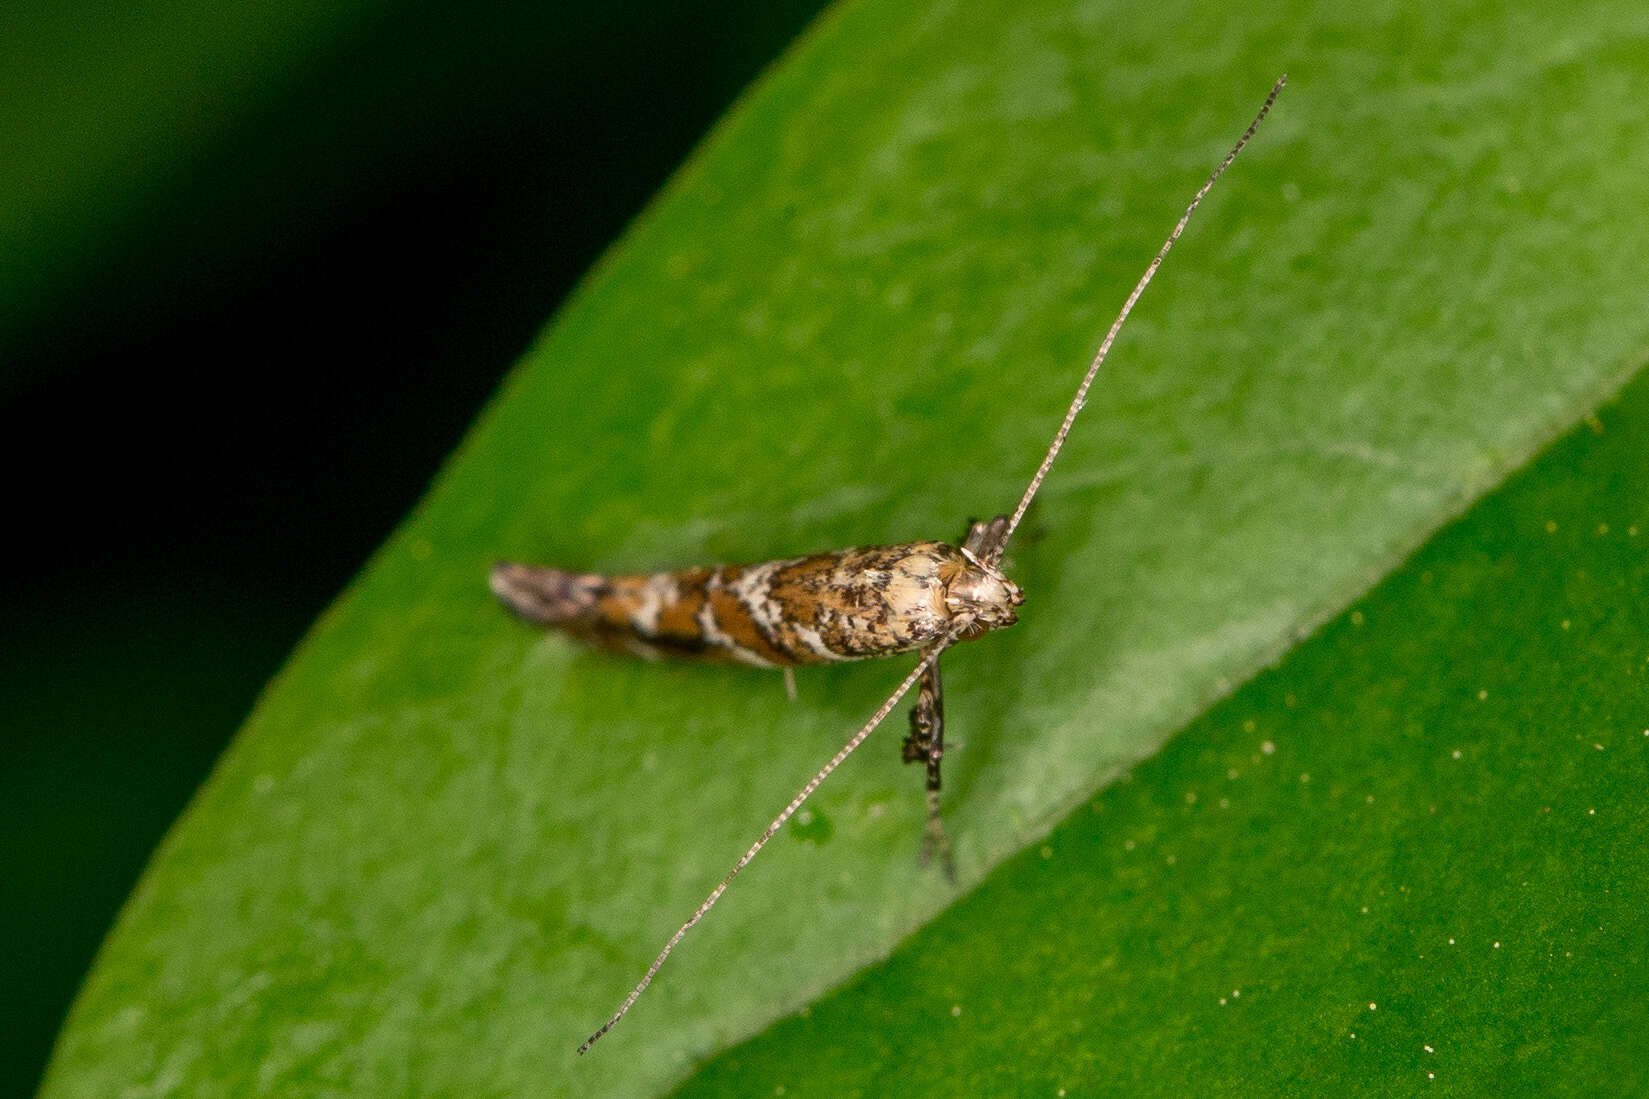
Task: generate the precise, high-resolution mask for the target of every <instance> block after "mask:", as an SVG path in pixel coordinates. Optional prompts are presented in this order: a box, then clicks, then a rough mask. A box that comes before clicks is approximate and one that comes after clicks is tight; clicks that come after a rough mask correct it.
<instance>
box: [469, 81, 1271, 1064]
mask: <svg viewBox="0 0 1649 1099" xmlns="http://www.w3.org/2000/svg"><path fill="white" fill-rule="evenodd" d="M1287 81H1288V78H1287V77H1286V76H1284V77H1282V78H1280V79H1279V80H1278V81H1277V83H1276V84H1275V85H1274V86H1273V87H1272V89H1271V93H1270V94H1269V95H1268V96H1267V97H1266V100H1265V103H1264V104H1263V105H1262V106H1261V107H1260V111H1259V113H1258V114H1257V115H1256V116H1255V117H1254V120H1253V121H1252V122H1251V123H1249V125H1248V128H1247V129H1246V130H1244V131H1243V134H1242V137H1240V138H1239V139H1238V140H1237V143H1236V145H1234V146H1233V147H1232V149H1231V151H1230V152H1229V153H1227V154H1226V156H1225V159H1224V160H1222V161H1221V162H1220V164H1219V166H1218V167H1216V168H1215V169H1214V171H1213V174H1211V175H1210V176H1209V177H1208V179H1207V181H1206V182H1204V183H1203V185H1202V187H1201V188H1200V189H1199V190H1198V191H1197V193H1196V195H1195V196H1194V197H1193V198H1192V199H1191V203H1190V205H1189V206H1187V207H1186V209H1185V213H1184V214H1182V215H1181V216H1180V219H1179V222H1178V223H1177V224H1176V225H1175V226H1174V229H1173V231H1172V232H1171V233H1169V235H1168V239H1167V240H1166V241H1164V242H1163V245H1162V247H1161V248H1160V249H1159V250H1158V251H1157V254H1156V256H1155V257H1154V258H1153V259H1152V260H1151V262H1150V264H1149V265H1147V267H1146V269H1145V273H1144V274H1143V275H1141V276H1140V279H1139V282H1138V283H1136V284H1135V286H1134V288H1133V290H1132V292H1130V293H1129V295H1128V297H1127V299H1126V300H1125V301H1124V302H1123V305H1122V309H1121V311H1120V312H1119V313H1118V314H1117V318H1116V320H1115V321H1113V322H1112V323H1111V327H1110V329H1109V330H1108V331H1107V332H1106V334H1105V338H1104V339H1103V340H1101V341H1100V344H1099V350H1098V351H1097V352H1096V353H1095V355H1094V358H1093V360H1092V361H1091V362H1090V363H1089V365H1088V370H1087V373H1086V374H1084V375H1083V378H1082V382H1081V384H1079V385H1078V386H1077V390H1076V395H1075V397H1073V398H1072V400H1071V403H1070V406H1069V407H1068V408H1067V409H1066V412H1065V418H1064V420H1063V421H1061V423H1060V425H1059V429H1058V430H1057V431H1055V432H1054V437H1053V441H1052V442H1051V443H1050V444H1049V446H1048V450H1047V452H1046V453H1045V454H1044V455H1043V457H1042V463H1041V464H1040V465H1039V466H1038V467H1037V470H1036V473H1035V474H1034V475H1032V477H1031V480H1030V483H1029V484H1028V485H1027V486H1026V487H1025V492H1024V494H1023V495H1022V496H1021V497H1020V499H1019V503H1018V505H1017V506H1016V507H1015V508H1014V510H1013V513H1012V514H1011V515H999V516H997V517H996V518H994V519H991V520H989V521H987V522H975V523H971V524H970V525H969V527H968V531H967V533H966V535H965V537H964V538H963V540H962V544H961V545H960V546H953V545H949V544H947V543H945V542H907V543H904V544H902V545H897V546H871V547H866V548H860V549H846V550H836V551H833V552H828V553H816V554H812V555H810V556H806V557H792V558H788V559H785V560H781V561H766V562H762V563H760V564H754V565H723V566H720V567H717V568H697V569H686V570H683V571H680V572H666V573H655V574H652V575H643V576H602V575H597V574H593V573H580V572H568V571H566V570H564V569H557V568H548V567H542V566H535V565H521V564H514V563H510V562H503V563H500V564H498V565H496V566H494V568H493V570H492V574H491V587H492V590H493V592H494V594H496V595H497V596H498V598H499V599H500V600H501V601H502V602H503V603H504V605H505V606H507V607H508V608H509V609H510V610H512V611H514V612H515V613H516V614H517V615H518V616H519V617H521V618H523V619H525V620H527V621H528V622H531V623H534V624H536V625H540V626H546V627H553V628H556V629H559V630H562V631H564V632H566V633H569V634H571V635H573V636H575V637H579V638H582V639H584V640H587V641H590V642H593V643H595V644H597V645H600V646H602V647H604V648H608V649H612V650H616V651H620V652H629V653H633V654H636V655H639V656H643V657H647V658H650V659H652V658H658V657H665V656H669V657H685V658H688V659H694V660H706V661H717V662H724V663H727V662H731V663H739V664H750V665H755V666H757V667H763V668H783V669H785V673H786V675H787V676H788V675H789V674H790V669H792V668H794V667H797V666H800V665H808V664H827V663H834V662H836V661H844V660H865V659H869V658H871V657H881V656H894V655H897V654H899V653H907V652H916V653H920V654H921V660H920V661H919V662H918V663H917V665H916V667H915V668H913V669H912V670H911V671H910V673H909V674H908V675H906V676H905V678H904V680H903V682H901V683H900V684H899V686H898V687H897V688H896V689H895V690H894V691H893V693H892V694H890V695H889V696H888V697H887V698H886V699H885V700H884V701H883V702H882V704H881V705H880V706H879V707H877V709H876V712H875V713H873V714H872V715H871V716H870V719H869V720H868V721H866V722H865V724H864V725H862V726H860V728H859V730H858V731H857V732H856V733H854V734H853V736H852V737H850V738H849V739H848V741H847V743H846V744H844V745H843V746H842V748H841V750H840V751H838V752H837V753H836V754H835V755H834V756H833V757H831V759H830V761H829V762H828V763H826V764H825V765H824V766H823V767H821V768H820V769H819V772H818V773H817V774H816V775H814V776H813V778H812V779H811V780H810V781H809V782H808V783H807V785H805V786H803V787H802V788H801V790H800V791H798V792H797V794H796V796H795V797H794V798H792V799H791V801H790V804H789V805H787V806H785V808H784V810H783V811H782V812H780V813H779V815H778V816H777V817H775V818H773V821H772V823H770V824H769V825H768V826H767V828H766V829H765V830H764V831H763V832H762V834H761V835H760V836H758V837H757V839H756V841H755V842H754V843H753V844H751V845H750V848H749V849H748V850H747V851H745V853H744V854H743V855H741V856H740V857H739V859H738V861H737V862H735V863H734V864H733V868H732V870H730V871H728V873H727V876H726V877H724V878H723V879H722V880H721V882H720V884H718V885H717V886H716V887H715V888H714V889H713V890H711V891H710V895H709V896H707V897H706V898H705V899H704V902H703V903H702V904H700V905H699V907H698V909H697V910H696V911H694V913H693V915H692V916H691V917H690V918H689V919H688V920H687V922H686V923H684V924H682V925H681V927H680V928H679V929H678V930H677V931H676V933H675V934H674V935H672V936H671V937H670V939H669V941H668V942H666V943H665V944H664V948H663V949H662V950H660V951H659V953H658V956H657V957H656V958H655V959H654V960H653V963H652V965H650V966H648V968H647V972H646V974H645V975H644V976H643V977H642V978H641V981H640V982H639V983H638V984H637V985H636V987H635V988H634V989H632V990H631V992H630V994H629V995H628V996H626V997H625V999H624V1002H623V1003H621V1004H620V1005H619V1008H618V1010H617V1011H615V1012H614V1013H613V1014H612V1016H611V1017H610V1018H609V1019H608V1020H607V1021H606V1022H605V1023H603V1024H602V1025H601V1027H600V1029H598V1030H597V1031H596V1032H595V1033H594V1034H592V1035H590V1037H589V1038H587V1039H586V1040H585V1041H584V1044H583V1045H581V1046H579V1047H578V1052H579V1053H585V1052H587V1051H588V1050H589V1049H590V1047H591V1046H592V1045H594V1044H595V1043H596V1041H597V1040H598V1039H600V1038H601V1036H602V1035H604V1034H606V1033H607V1032H608V1031H609V1030H611V1029H612V1028H613V1027H614V1026H615V1025H617V1023H618V1021H619V1020H620V1019H622V1018H623V1017H624V1015H625V1013H626V1012H628V1011H629V1010H630V1008H631V1006H632V1005H633V1004H634V1003H635V1002H636V1000H637V999H638V998H639V997H640V996H641V994H642V993H643V992H644V991H646V989H647V986H648V985H650V984H651V983H652V981H653V977H654V976H655V975H657V973H658V971H659V968H660V967H661V966H663V964H664V961H665V959H666V958H668V957H669V956H670V952H671V951H672V950H674V949H675V948H676V944H677V943H679V942H681V940H682V939H683V938H684V937H685V936H686V935H687V932H688V931H690V930H692V928H693V925H694V924H696V923H698V922H699V920H701V919H703V918H704V916H705V914H706V913H707V912H709V911H710V909H711V908H712V907H714V905H715V903H716V902H717V901H718V900H719V899H720V898H721V895H722V894H723V893H724V892H726V890H727V887H728V886H729V885H730V884H731V883H732V881H733V878H734V877H736V876H737V875H738V873H739V872H740V871H741V870H743V869H744V868H745V867H746V866H748V865H749V864H750V861H751V860H752V859H754V858H755V857H756V855H757V854H758V853H760V851H761V849H762V848H763V847H764V846H766V845H767V842H768V840H770V839H772V838H773V836H774V835H775V834H776V833H777V832H778V831H779V829H780V828H782V827H784V825H785V822H786V821H788V820H789V819H790V818H791V817H792V816H793V815H794V814H795V812H796V811H797V810H798V809H799V808H801V806H802V803H803V802H805V801H806V800H807V799H808V798H809V797H810V796H812V794H813V791H815V790H816V789H818V788H819V786H820V784H822V783H823V782H824V781H825V779H827V778H828V777H830V774H831V772H832V771H834V770H835V769H836V768H837V767H838V766H840V765H841V763H842V761H843V760H845V759H847V757H848V756H849V755H851V754H852V753H853V751H854V749H856V748H858V747H859V745H860V744H861V743H863V741H864V740H865V738H866V737H868V736H870V734H871V733H872V732H873V731H874V730H875V729H876V728H877V726H879V725H880V724H881V723H882V722H883V721H884V720H885V719H886V718H887V716H888V714H890V713H892V712H893V709H894V707H895V706H897V705H898V704H899V701H900V700H901V699H902V698H904V696H905V695H906V694H908V693H909V692H910V690H911V688H912V687H914V686H916V684H917V683H918V681H920V683H921V689H920V691H919V692H918V694H917V700H916V704H915V706H914V707H913V708H912V710H911V714H910V733H909V734H908V735H907V736H906V737H905V740H904V749H903V756H904V759H905V761H906V762H907V763H921V764H923V765H924V768H925V770H926V778H927V799H928V824H927V831H926V833H925V835H924V839H923V845H922V858H923V861H924V862H926V861H927V860H928V859H930V858H932V857H934V856H937V857H938V858H939V860H940V861H941V863H942V865H943V867H944V869H945V872H946V873H947V875H950V874H951V873H952V871H951V862H950V852H949V845H948V843H947V842H946V839H945V833H944V828H943V825H942V824H941V822H940V816H939V790H940V760H941V759H942V758H943V757H944V731H945V721H944V697H943V694H942V691H941V684H940V678H939V657H940V654H942V653H943V652H944V651H945V650H946V649H947V648H949V647H950V646H951V645H953V644H955V643H956V642H958V641H968V640H972V639H974V638H977V637H981V636H983V635H984V634H986V633H988V632H990V631H991V630H995V629H1001V628H1002V627H1004V626H1011V625H1013V624H1014V622H1015V621H1017V615H1016V612H1015V609H1016V608H1017V607H1018V606H1019V605H1020V604H1021V603H1022V602H1024V598H1025V596H1024V593H1023V592H1021V591H1020V589H1019V587H1018V586H1017V585H1015V584H1014V582H1013V581H1012V580H1009V579H1008V578H1007V576H1005V575H1004V574H1003V572H1002V569H1001V567H1000V563H1001V560H1002V555H1003V553H1004V551H1005V550H1006V549H1007V545H1008V540H1009V539H1010V538H1012V537H1013V533H1014V531H1015V530H1016V529H1018V527H1019V524H1020V522H1021V520H1023V519H1024V517H1025V512H1026V509H1028V508H1029V507H1030V506H1031V501H1032V500H1033V499H1034V498H1035V497H1036V494H1037V491H1038V490H1039V489H1041V487H1042V482H1043V481H1044V480H1045V479H1046V478H1047V476H1048V471H1049V469H1051V468H1052V467H1053V464H1054V459H1055V458H1057V457H1058V456H1059V452H1060V449H1061V448H1062V447H1063V446H1064V445H1065V439H1066V437H1067V436H1068V435H1069V434H1070V431H1071V425H1072V424H1073V423H1074V422H1075V421H1076V417H1077V413H1079V412H1080V411H1082V406H1083V405H1084V403H1086V401H1087V396H1088V389H1089V387H1090V386H1092V385H1093V382H1094V378H1095V377H1096V376H1097V375H1098V373H1099V368H1100V366H1101V365H1102V364H1103V363H1104V362H1105V357H1106V355H1108V354H1109V353H1110V350H1111V345H1112V344H1113V343H1114V342H1115V341H1116V337H1117V333H1118V332H1120V331H1121V330H1122V326H1123V323H1124V322H1126V321H1127V319H1128V315H1129V314H1130V313H1131V312H1132V311H1133V308H1134V305H1135V303H1136V302H1138V301H1139V298H1140V295H1141V294H1143V293H1144V292H1145V288H1146V287H1147V286H1148V285H1150V282H1151V279H1152V278H1153V277H1154V276H1155V275H1156V272H1157V268H1158V267H1160V266H1161V265H1162V261H1163V260H1164V259H1165V258H1166V257H1167V255H1168V252H1169V250H1170V249H1171V248H1173V246H1174V243H1175V242H1176V241H1178V240H1179V238H1180V234H1181V233H1183V232H1184V231H1185V226H1186V224H1187V223H1188V222H1189V221H1190V220H1191V215H1192V214H1193V213H1195V212H1196V209H1197V206H1198V205H1200V204H1201V202H1202V200H1203V199H1204V198H1205V197H1206V196H1207V195H1208V192H1209V191H1210V190H1212V189H1213V186H1214V184H1215V182H1216V181H1217V180H1218V179H1219V178H1220V176H1221V175H1222V174H1224V172H1225V170H1226V168H1228V167H1230V165H1231V162H1232V161H1233V160H1235V159H1236V158H1237V154H1238V153H1240V152H1242V150H1243V148H1244V147H1245V146H1246V145H1247V144H1248V142H1249V140H1250V139H1251V138H1253V136H1254V133H1255V131H1256V130H1258V129H1259V127H1260V123H1261V122H1263V121H1264V120H1265V117H1266V115H1267V114H1268V113H1269V112H1270V110H1271V106H1272V104H1273V103H1275V102H1276V99H1277V96H1278V94H1279V93H1280V92H1281V91H1282V89H1283V85H1284V84H1285V83H1287Z"/></svg>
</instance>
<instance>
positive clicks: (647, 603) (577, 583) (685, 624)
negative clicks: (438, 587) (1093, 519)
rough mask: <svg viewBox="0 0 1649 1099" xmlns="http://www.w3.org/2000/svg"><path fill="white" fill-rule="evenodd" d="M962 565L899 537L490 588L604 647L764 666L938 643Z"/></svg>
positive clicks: (520, 575) (508, 567)
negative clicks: (723, 562) (643, 572)
mask: <svg viewBox="0 0 1649 1099" xmlns="http://www.w3.org/2000/svg"><path fill="white" fill-rule="evenodd" d="M970 567H972V566H970V564H969V562H968V560H967V558H966V557H965V556H964V555H963V553H962V551H961V550H959V549H957V548H956V547H955V546H951V545H949V544H947V543H944V542H908V543H905V544H903V545H897V546H870V547H865V548H860V549H848V550H837V551H835V552H831V553H816V554H812V555H810V556H807V557H793V558H788V559H785V560H781V561H766V562H762V563H760V564H755V565H728V566H722V567H720V568H715V569H702V568H701V569H687V570H684V571H681V572H668V573H655V574H652V575H648V576H616V577H607V576H600V575H597V574H593V573H574V572H568V571H566V570H564V569H556V568H546V567H541V566H534V565H518V564H510V563H504V564H499V565H497V566H496V567H494V569H493V572H492V589H493V591H494V592H495V593H496V594H497V595H498V597H499V598H500V599H501V600H503V602H504V603H505V604H506V605H507V606H509V607H510V609H512V610H513V611H515V612H516V614H518V615H520V616H521V617H522V618H525V619H527V620H528V621H530V622H536V623H538V624H539V625H543V626H552V627H555V628H557V629H561V630H564V631H566V632H567V633H569V634H572V635H574V636H576V637H581V638H584V639H585V640H588V641H593V642H595V643H596V644H599V645H601V646H603V647H604V648H608V649H615V650H619V651H625V652H632V653H635V654H637V655H640V656H646V657H660V656H675V657H685V658H688V659H698V660H711V661H732V662H736V663H741V664H751V665H755V666H757V667H766V668H772V667H784V666H790V665H801V664H827V663H833V662H836V661H841V660H864V659H868V658H870V657H877V656H888V655H891V654H894V653H902V652H909V651H911V650H913V649H919V648H922V647H923V646H925V645H928V644H931V643H933V642H934V641H937V640H938V639H940V638H942V637H944V636H945V635H946V634H947V633H948V632H949V631H950V629H951V627H952V621H953V615H952V611H951V608H950V607H949V606H948V605H947V602H946V592H947V589H948V586H949V584H950V583H951V581H952V580H953V579H955V577H956V576H957V575H958V574H959V573H960V572H961V571H962V570H965V569H968V568H970ZM971 632H972V631H970V635H971ZM978 632H983V631H978Z"/></svg>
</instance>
